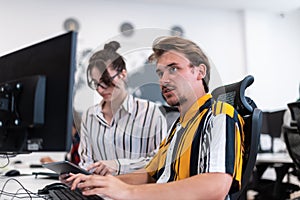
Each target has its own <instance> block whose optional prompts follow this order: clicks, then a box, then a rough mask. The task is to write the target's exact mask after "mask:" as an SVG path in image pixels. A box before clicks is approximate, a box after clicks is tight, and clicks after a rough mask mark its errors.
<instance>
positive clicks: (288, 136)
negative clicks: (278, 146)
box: [282, 102, 300, 180]
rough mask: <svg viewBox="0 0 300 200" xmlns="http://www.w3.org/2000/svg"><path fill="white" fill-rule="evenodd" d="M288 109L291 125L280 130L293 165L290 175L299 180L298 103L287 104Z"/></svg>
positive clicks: (299, 129) (299, 122)
mask: <svg viewBox="0 0 300 200" xmlns="http://www.w3.org/2000/svg"><path fill="white" fill-rule="evenodd" d="M288 107H289V109H290V112H291V118H292V120H291V124H290V126H288V125H284V126H283V127H282V130H283V136H284V140H285V143H286V147H287V150H288V153H289V155H290V156H291V158H292V160H293V164H294V166H293V171H292V172H291V174H293V175H295V176H296V177H298V179H299V180H300V102H294V103H289V104H288Z"/></svg>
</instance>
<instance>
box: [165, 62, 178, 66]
mask: <svg viewBox="0 0 300 200" xmlns="http://www.w3.org/2000/svg"><path fill="white" fill-rule="evenodd" d="M174 65H177V64H176V63H174V62H173V63H170V64H168V65H167V67H172V66H174Z"/></svg>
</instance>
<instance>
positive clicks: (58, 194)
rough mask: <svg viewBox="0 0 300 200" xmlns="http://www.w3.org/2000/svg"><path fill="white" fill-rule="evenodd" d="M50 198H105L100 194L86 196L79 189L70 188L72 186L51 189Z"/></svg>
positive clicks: (54, 199) (87, 199)
mask: <svg viewBox="0 0 300 200" xmlns="http://www.w3.org/2000/svg"><path fill="white" fill-rule="evenodd" d="M49 199H53V200H59V199H63V200H68V199H70V200H77V199H78V200H104V199H103V198H102V197H100V196H98V195H91V196H84V195H83V194H82V193H81V191H80V190H79V189H76V190H70V188H56V189H53V190H49Z"/></svg>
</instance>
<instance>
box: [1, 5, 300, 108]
mask: <svg viewBox="0 0 300 200" xmlns="http://www.w3.org/2000/svg"><path fill="white" fill-rule="evenodd" d="M0 26H1V31H0V44H1V45H0V55H1V56H2V55H4V54H7V53H9V52H13V51H15V50H17V49H20V48H22V47H25V46H28V45H30V44H34V43H36V42H39V41H42V40H44V39H47V38H50V37H53V36H56V35H58V34H61V33H64V32H66V31H68V30H76V31H78V33H79V34H78V45H77V52H78V53H77V55H78V56H77V59H78V63H77V65H84V62H85V61H84V58H85V57H86V54H88V53H89V52H90V50H94V49H95V48H98V47H99V45H101V44H104V43H105V42H106V41H108V40H111V39H120V40H121V43H122V46H127V47H129V50H127V51H126V50H124V52H125V53H124V55H125V58H127V62H128V71H129V73H132V74H133V73H135V72H137V71H139V70H141V66H143V65H144V64H145V61H146V58H147V56H148V52H147V51H148V50H149V49H147V48H144V49H143V48H141V45H137V44H136V43H137V41H139V40H140V38H138V37H139V33H141V32H143V31H145V30H146V31H148V32H149V30H150V32H151V31H153V30H154V31H153V32H157V33H158V34H173V33H174V32H172V30H173V31H174V30H175V31H177V32H176V34H179V35H183V36H184V37H187V38H189V39H191V40H193V41H195V42H197V43H198V44H199V45H200V46H201V47H203V48H204V49H205V51H206V52H207V53H208V55H210V58H211V60H212V61H213V63H214V66H215V68H216V71H217V73H216V74H219V75H220V77H221V78H220V81H219V82H218V83H222V84H226V83H231V82H235V81H238V80H241V79H242V78H243V77H244V76H245V75H247V74H252V75H253V76H254V77H255V82H254V84H253V86H252V87H251V88H250V89H249V91H248V93H249V95H251V97H252V98H253V99H255V101H256V103H257V104H258V106H259V107H260V108H261V109H262V110H279V109H282V108H286V105H287V103H288V102H291V101H293V100H294V99H297V98H298V92H297V91H298V87H299V82H300V80H299V74H300V57H299V55H300V45H299V44H300V37H299V35H300V1H298V0H289V1H285V0H264V1H261V0H244V1H238V0H223V1H219V0H197V1H196V0H184V1H183V0H139V1H137V0H131V1H126V0H110V1H106V0H87V1H80V0H65V1H59V0H43V1H38V0H26V1H20V0H10V1H7V0H6V1H5V0H0ZM128 29H129V30H130V29H132V31H129V32H128V31H127V32H126V33H125V32H123V33H122V31H123V30H128ZM135 45H137V46H135ZM145 46H149V45H148V44H145ZM1 73H4V72H1ZM146 74H147V73H146ZM80 76H85V73H83V74H81V75H80ZM213 78H214V77H212V79H213ZM84 84H85V83H84ZM213 87H214V86H213ZM213 87H212V88H211V89H213ZM75 103H76V99H75ZM92 104H93V102H88V103H86V105H92ZM80 109H82V110H84V109H85V108H80Z"/></svg>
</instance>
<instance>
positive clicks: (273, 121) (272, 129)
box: [260, 110, 286, 153]
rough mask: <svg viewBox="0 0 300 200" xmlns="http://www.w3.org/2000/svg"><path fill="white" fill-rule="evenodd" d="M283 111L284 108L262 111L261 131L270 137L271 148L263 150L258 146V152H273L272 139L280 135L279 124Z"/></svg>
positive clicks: (280, 123) (281, 120) (281, 122)
mask: <svg viewBox="0 0 300 200" xmlns="http://www.w3.org/2000/svg"><path fill="white" fill-rule="evenodd" d="M285 111H286V110H278V111H272V112H267V111H264V112H263V113H262V119H263V121H262V128H261V133H262V134H267V135H269V136H270V137H271V148H270V149H267V150H263V149H262V148H260V152H271V153H273V152H274V139H275V138H280V136H281V126H282V124H283V115H284V113H285ZM260 147H261V145H260Z"/></svg>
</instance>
